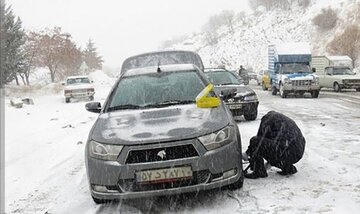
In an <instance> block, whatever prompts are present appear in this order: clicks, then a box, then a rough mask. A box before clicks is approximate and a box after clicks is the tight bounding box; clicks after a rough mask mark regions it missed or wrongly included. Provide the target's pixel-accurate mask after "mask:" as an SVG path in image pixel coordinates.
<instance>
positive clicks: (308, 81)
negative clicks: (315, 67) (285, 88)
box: [291, 80, 312, 86]
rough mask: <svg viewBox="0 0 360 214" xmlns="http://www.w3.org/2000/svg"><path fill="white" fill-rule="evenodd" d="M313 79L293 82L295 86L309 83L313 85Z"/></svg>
mask: <svg viewBox="0 0 360 214" xmlns="http://www.w3.org/2000/svg"><path fill="white" fill-rule="evenodd" d="M311 81H312V80H292V81H291V84H292V85H293V86H307V85H311Z"/></svg>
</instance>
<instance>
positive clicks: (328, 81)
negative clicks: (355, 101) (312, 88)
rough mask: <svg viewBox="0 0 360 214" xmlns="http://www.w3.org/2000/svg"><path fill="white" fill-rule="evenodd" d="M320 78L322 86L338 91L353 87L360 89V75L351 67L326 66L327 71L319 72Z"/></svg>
mask: <svg viewBox="0 0 360 214" xmlns="http://www.w3.org/2000/svg"><path fill="white" fill-rule="evenodd" d="M319 80H320V87H321V88H333V89H334V91H336V92H340V91H341V89H351V88H353V89H356V91H360V76H359V75H356V73H355V72H353V71H352V70H351V69H350V68H349V67H342V66H332V67H326V68H325V72H324V73H321V74H319Z"/></svg>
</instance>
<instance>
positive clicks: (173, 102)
mask: <svg viewBox="0 0 360 214" xmlns="http://www.w3.org/2000/svg"><path fill="white" fill-rule="evenodd" d="M190 103H195V101H194V100H168V101H164V102H160V103H153V104H149V105H146V106H144V108H161V107H166V106H171V105H181V104H190Z"/></svg>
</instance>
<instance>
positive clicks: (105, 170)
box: [86, 64, 243, 203]
mask: <svg viewBox="0 0 360 214" xmlns="http://www.w3.org/2000/svg"><path fill="white" fill-rule="evenodd" d="M207 85H209V81H208V80H207V78H206V77H205V76H204V74H203V72H202V71H200V70H199V68H198V67H197V66H195V65H192V64H187V65H184V64H183V65H164V66H161V65H160V66H155V67H146V68H140V69H132V70H127V71H125V72H124V73H123V74H122V75H121V77H120V78H119V79H118V80H117V82H116V83H115V85H114V87H113V89H112V91H111V92H110V95H109V97H108V98H107V100H106V101H105V103H104V107H101V104H100V103H98V102H92V103H88V104H87V105H86V108H87V110H88V111H91V112H98V113H100V115H99V117H98V119H97V120H96V122H95V124H94V126H93V128H92V129H91V131H90V134H89V138H88V141H87V144H86V170H87V175H88V180H89V186H90V192H91V195H92V197H93V199H94V201H95V202H96V203H102V202H106V200H112V199H120V198H138V197H153V196H160V195H170V194H180V193H185V192H192V191H200V190H206V189H213V188H219V187H222V186H228V185H230V188H240V187H242V185H243V171H242V170H243V169H242V160H241V139H240V133H239V129H238V128H237V124H236V123H235V121H234V120H233V117H232V115H231V113H230V112H229V111H228V109H227V108H226V107H225V105H224V104H223V103H222V102H220V101H219V100H218V101H219V102H218V103H217V105H216V106H215V105H213V106H210V107H212V108H200V107H198V102H197V101H196V102H195V100H197V98H198V96H199V94H202V93H203V92H204V88H205V86H207ZM210 86H211V85H210ZM206 88H208V87H206ZM205 95H206V94H205ZM205 95H204V97H207V96H205ZM210 95H212V96H213V97H211V98H215V97H216V95H215V93H214V92H210ZM214 96H215V97H214ZM205 99H206V98H205Z"/></svg>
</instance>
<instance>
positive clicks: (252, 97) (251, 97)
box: [244, 94, 257, 101]
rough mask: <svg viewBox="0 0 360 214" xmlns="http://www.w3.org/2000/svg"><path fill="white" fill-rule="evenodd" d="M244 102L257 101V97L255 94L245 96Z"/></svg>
mask: <svg viewBox="0 0 360 214" xmlns="http://www.w3.org/2000/svg"><path fill="white" fill-rule="evenodd" d="M244 100H245V101H250V100H257V96H256V94H253V95H250V96H246V97H244Z"/></svg>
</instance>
